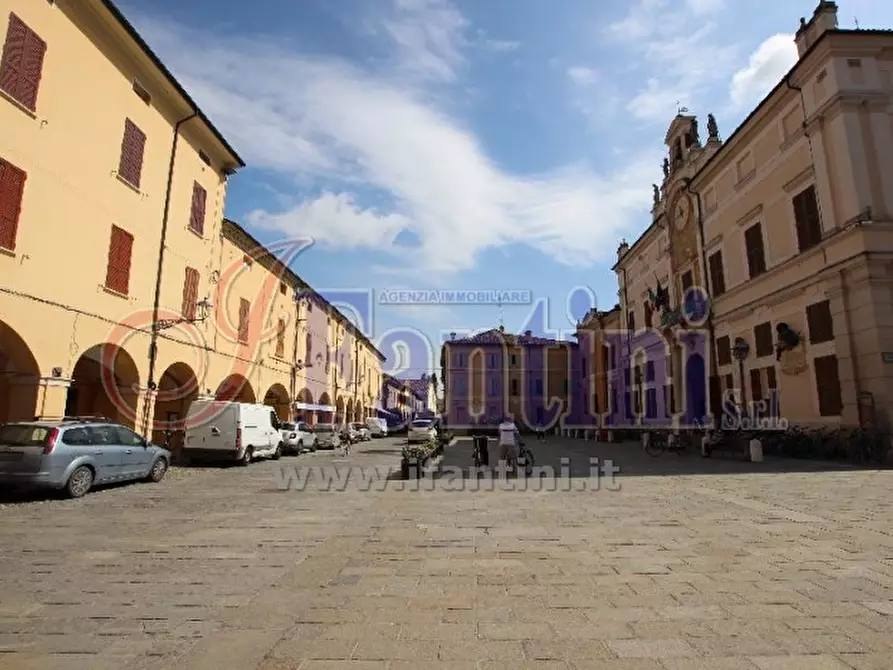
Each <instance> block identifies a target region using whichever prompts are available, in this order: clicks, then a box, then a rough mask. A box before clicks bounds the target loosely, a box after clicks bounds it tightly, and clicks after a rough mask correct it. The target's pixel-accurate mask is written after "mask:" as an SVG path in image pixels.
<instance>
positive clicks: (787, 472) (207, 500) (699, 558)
mask: <svg viewBox="0 0 893 670" xmlns="http://www.w3.org/2000/svg"><path fill="white" fill-rule="evenodd" d="M531 446H533V448H534V450H535V453H536V455H537V460H538V461H540V462H541V463H542V462H551V461H560V458H561V456H563V455H565V456H569V457H572V458H577V459H580V458H583V459H584V460H586V461H588V457H589V456H590V455H595V456H599V457H600V458H606V457H611V458H613V459H614V460H615V463H616V465H617V466H619V467H621V477H620V478H619V479H618V482H619V484H620V490H619V491H611V490H607V489H606V488H605V487H602V488H601V490H598V491H594V490H592V488H593V487H590V489H589V490H570V491H565V490H559V491H554V492H551V491H531V490H528V491H503V490H498V487H497V490H495V491H485V490H477V491H474V490H464V491H462V490H447V489H450V488H453V489H455V488H460V487H459V486H457V485H456V482H455V481H449V480H446V479H437V480H434V482H433V484H432V485H431V486H427V487H426V486H422V487H421V489H422V490H409V487H404V484H403V483H402V482H396V481H389V482H384V481H382V482H379V483H378V484H376V485H374V486H372V487H371V489H372V490H368V491H362V490H360V489H361V488H364V487H363V486H359V485H357V484H356V482H349V483H348V484H347V486H345V487H340V488H342V489H344V490H330V491H324V490H320V489H321V487H319V486H317V485H315V484H314V483H313V482H312V481H311V483H310V485H309V486H308V487H305V490H303V491H294V490H293V491H287V492H285V491H281V490H279V488H278V485H277V483H276V478H275V477H274V476H273V472H274V468H279V467H280V466H283V465H285V466H289V465H292V466H309V465H322V464H329V465H333V464H334V465H339V466H347V465H351V464H354V465H362V466H371V465H381V466H388V465H391V466H395V465H396V464H397V461H398V459H399V445H398V444H396V442H395V441H393V440H391V441H376V442H373V443H367V444H366V445H362V446H360V447H359V448H355V449H354V452H353V453H352V454H351V455H350V456H349V457H342V456H341V455H340V454H337V453H336V454H331V453H317V454H314V455H308V456H302V457H300V458H287V459H283V460H282V461H280V462H279V463H278V464H274V463H270V462H267V463H257V464H255V465H252V466H251V467H250V468H248V469H247V470H246V469H243V468H226V469H218V468H203V469H175V470H173V471H171V472H170V473H169V477H168V478H167V479H166V480H165V481H164V482H162V483H161V484H158V485H152V484H137V485H132V486H125V487H116V488H111V489H105V490H100V491H98V492H95V493H93V494H91V495H89V496H87V497H86V498H84V499H82V500H75V501H67V500H48V501H44V500H39V499H38V500H32V501H27V502H13V503H7V504H4V505H2V508H0V514H2V517H0V518H2V521H0V546H2V547H3V550H2V552H0V652H2V653H0V668H3V669H4V670H19V669H28V670H37V669H40V670H43V669H52V670H74V669H79V668H84V669H88V668H89V670H105V669H107V668H108V669H114V670H136V669H140V670H142V669H147V668H153V669H154V668H157V669H159V670H167V669H171V670H173V669H174V668H176V669H178V670H180V669H183V670H192V669H197V668H202V669H203V668H209V669H215V670H218V669H221V668H226V669H228V668H233V669H234V670H284V669H288V668H300V669H301V670H321V669H323V668H328V669H334V668H355V669H356V670H367V669H369V670H371V669H374V668H382V669H384V668H387V669H389V670H398V669H401V668H406V669H407V670H408V669H410V668H413V669H416V668H426V669H427V668H433V669H435V670H436V669H438V668H441V669H446V668H478V669H479V670H496V669H499V668H506V669H508V668H512V669H516V668H544V669H546V670H548V669H551V668H555V669H558V668H562V669H565V670H570V669H571V668H576V669H579V670H582V669H584V668H585V669H588V668H604V669H605V670H698V669H701V668H703V669H709V670H731V669H733V668H734V669H739V668H742V669H743V668H748V669H750V670H754V669H763V670H775V669H784V670H806V669H810V670H817V669H822V670H833V669H844V668H855V669H858V670H869V669H870V670H889V669H890V668H891V667H893V635H891V632H893V535H891V502H890V500H891V498H890V493H889V492H890V491H891V489H893V472H875V471H867V470H852V469H850V470H839V471H833V470H822V469H820V468H816V467H812V466H809V467H805V468H804V467H803V464H790V463H764V464H744V463H735V462H732V461H729V460H713V459H711V460H710V461H707V460H704V459H701V458H700V457H698V456H689V457H687V458H679V457H676V456H674V455H668V454H665V455H663V456H661V457H660V458H654V459H650V458H649V457H647V456H646V455H644V454H642V452H641V449H640V448H637V447H636V446H635V445H601V444H596V443H583V442H576V441H575V442H571V441H569V440H563V439H559V438H549V441H548V442H547V443H546V444H540V443H536V442H531ZM468 457H470V448H469V447H468V445H467V444H464V443H459V444H458V445H455V446H452V447H449V448H448V449H447V456H446V461H447V462H448V463H449V462H452V463H462V462H463V460H467V458H468ZM466 464H467V463H466ZM586 468H587V469H588V464H587V466H586ZM793 470H806V471H799V472H798V471H793ZM809 470H812V471H809ZM382 473H383V472H382ZM662 473H665V474H662ZM699 473H705V474H699ZM426 488H428V489H431V490H424V489H426ZM472 488H473V487H472ZM559 488H561V487H559Z"/></svg>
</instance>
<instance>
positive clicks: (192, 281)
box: [180, 268, 199, 320]
mask: <svg viewBox="0 0 893 670" xmlns="http://www.w3.org/2000/svg"><path fill="white" fill-rule="evenodd" d="M198 279H199V274H198V270H196V269H195V268H186V282H185V283H184V284H183V307H182V309H181V310H180V311H181V313H182V314H183V318H184V319H189V320H192V319H194V318H195V306H196V303H198Z"/></svg>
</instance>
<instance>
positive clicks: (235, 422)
mask: <svg viewBox="0 0 893 670" xmlns="http://www.w3.org/2000/svg"><path fill="white" fill-rule="evenodd" d="M186 426H187V429H186V444H184V445H183V452H184V453H185V454H186V456H188V457H189V458H190V459H191V460H207V461H238V462H239V463H241V464H242V465H248V464H250V463H251V461H252V460H254V459H255V458H264V457H271V458H273V459H278V458H279V457H280V456H281V455H282V449H283V447H284V443H283V440H282V433H281V432H280V428H281V424H280V423H279V417H278V416H276V412H275V411H274V410H273V409H272V408H271V407H270V406H269V405H257V404H254V403H246V402H225V401H221V400H195V401H193V403H192V404H191V405H190V406H189V415H188V417H187V419H186Z"/></svg>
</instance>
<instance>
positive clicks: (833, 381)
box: [812, 355, 843, 416]
mask: <svg viewBox="0 0 893 670" xmlns="http://www.w3.org/2000/svg"><path fill="white" fill-rule="evenodd" d="M812 364H813V367H814V368H815V386H816V392H817V394H818V397H819V415H821V416H840V413H841V411H842V410H843V397H842V395H841V391H840V376H839V372H838V369H837V356H834V355H831V356H819V357H818V358H815V359H813V361H812Z"/></svg>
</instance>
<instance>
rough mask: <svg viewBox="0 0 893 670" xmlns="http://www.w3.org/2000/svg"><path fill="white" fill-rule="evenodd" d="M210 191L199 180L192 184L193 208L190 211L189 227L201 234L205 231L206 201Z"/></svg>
mask: <svg viewBox="0 0 893 670" xmlns="http://www.w3.org/2000/svg"><path fill="white" fill-rule="evenodd" d="M207 199H208V192H207V191H206V190H205V189H204V188H202V186H201V185H200V184H199V183H198V182H194V183H193V184H192V209H191V211H190V213H189V228H190V230H192V232H194V233H198V234H199V235H201V234H203V233H204V232H205V203H206V202H207Z"/></svg>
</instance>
